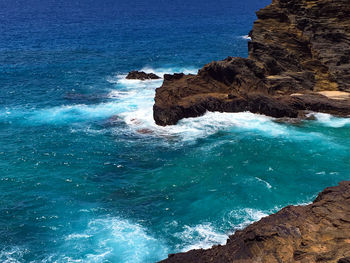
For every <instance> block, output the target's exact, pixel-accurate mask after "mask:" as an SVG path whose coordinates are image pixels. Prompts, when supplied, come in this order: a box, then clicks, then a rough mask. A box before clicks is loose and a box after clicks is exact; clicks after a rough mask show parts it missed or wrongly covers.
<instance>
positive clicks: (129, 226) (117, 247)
mask: <svg viewBox="0 0 350 263" xmlns="http://www.w3.org/2000/svg"><path fill="white" fill-rule="evenodd" d="M64 240H65V242H64V244H63V247H62V250H64V251H67V253H66V254H65V255H61V256H60V257H59V258H55V256H52V257H53V258H52V259H54V261H55V262H106V261H108V262H124V263H138V262H140V263H141V262H154V261H156V260H157V259H159V258H165V257H166V256H167V254H168V249H167V247H166V246H165V245H164V244H163V243H162V242H161V241H159V240H157V239H156V238H154V237H153V236H151V235H149V234H148V233H147V230H146V229H145V228H144V227H142V226H141V225H139V224H135V223H131V222H129V221H128V220H125V219H120V218H108V217H107V218H104V219H94V220H91V221H90V222H88V224H87V225H86V227H85V229H82V230H81V231H80V232H76V233H72V234H69V235H67V236H66V237H65V238H64ZM91 244H92V247H91ZM85 249H86V251H85ZM82 255H83V257H82Z"/></svg>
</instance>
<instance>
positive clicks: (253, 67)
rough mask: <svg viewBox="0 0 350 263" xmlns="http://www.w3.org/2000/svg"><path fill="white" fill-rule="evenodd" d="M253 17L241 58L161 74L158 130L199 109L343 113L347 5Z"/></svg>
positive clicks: (313, 1) (287, 7) (282, 4)
mask: <svg viewBox="0 0 350 263" xmlns="http://www.w3.org/2000/svg"><path fill="white" fill-rule="evenodd" d="M257 17H258V20H257V21H255V23H254V26H253V29H252V31H251V32H250V34H249V36H250V37H251V41H249V42H248V50H249V57H248V58H232V57H229V58H227V59H225V60H223V61H218V62H212V63H209V64H207V65H206V66H204V67H203V68H202V69H200V70H199V71H198V74H197V75H184V74H175V75H165V76H164V83H163V85H162V87H160V88H159V89H157V91H156V96H155V104H154V107H153V115H154V119H155V121H156V123H157V124H158V125H172V124H176V123H177V121H179V120H180V119H182V118H186V117H196V116H200V115H202V114H204V113H205V112H206V111H220V112H239V111H251V112H254V113H261V114H265V115H269V116H273V117H297V116H300V115H302V114H303V112H305V111H319V112H326V113H331V114H336V115H342V116H347V115H349V114H350V97H349V93H348V92H350V19H349V17H350V1H349V0H336V1H335V0H273V2H272V4H270V5H269V6H267V7H266V8H264V9H261V10H260V11H258V12H257ZM323 91H329V92H328V93H322V92H323Z"/></svg>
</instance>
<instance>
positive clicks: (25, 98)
mask: <svg viewBox="0 0 350 263" xmlns="http://www.w3.org/2000/svg"><path fill="white" fill-rule="evenodd" d="M23 3H24V2H23ZM23 3H22V2H20V1H19V2H16V3H12V2H10V1H8V2H6V1H5V2H2V3H1V5H2V6H1V7H2V8H0V10H1V11H0V19H1V20H2V21H1V22H2V23H1V25H2V27H1V28H0V30H1V31H2V32H1V33H2V34H1V35H2V38H0V66H1V67H0V74H1V77H0V86H1V89H0V102H1V103H0V140H1V144H0V169H1V173H0V261H1V262H154V261H157V260H161V259H163V258H166V257H167V254H168V253H174V252H179V251H186V250H189V249H192V248H199V247H202V248H207V247H210V246H211V245H213V244H218V243H225V241H226V239H227V235H229V234H231V233H232V232H234V230H235V229H238V228H242V227H244V226H245V225H247V224H249V223H250V222H253V221H256V220H258V219H260V218H261V217H263V216H265V215H268V214H271V213H273V212H276V211H277V210H279V209H280V208H281V207H283V206H285V205H288V204H304V203H308V202H310V201H312V200H313V199H314V198H315V196H316V195H317V193H318V192H319V191H321V190H322V189H323V188H325V187H327V186H331V185H335V184H337V183H338V182H339V181H341V180H346V179H349V178H350V177H349V173H348V171H349V170H350V154H349V152H350V151H349V150H350V140H349V139H350V130H349V128H350V120H349V119H341V118H335V117H332V116H330V115H327V114H315V116H316V120H315V121H304V122H301V123H299V124H295V125H292V124H284V123H279V122H276V121H275V120H274V119H272V118H269V117H265V116H261V115H254V114H251V113H248V112H245V113H207V114H206V115H204V116H202V117H199V118H195V119H185V120H182V121H180V123H179V124H178V125H176V126H170V127H158V126H156V125H155V124H154V122H153V119H152V106H153V97H154V90H155V88H157V87H159V86H160V85H161V82H162V81H161V80H160V81H146V82H141V81H132V80H125V74H126V73H127V72H128V71H130V70H132V69H143V70H145V71H147V72H155V73H158V74H162V73H164V72H167V73H172V72H182V71H185V72H187V73H195V72H196V70H197V69H198V68H200V67H201V66H202V65H203V64H205V63H207V62H209V61H211V60H213V59H220V58H224V57H225V56H227V55H236V56H246V52H247V51H246V40H245V39H244V38H243V37H242V36H244V35H246V34H247V33H248V32H249V29H250V28H251V25H252V22H253V21H254V19H255V17H254V10H257V9H258V8H260V7H263V6H264V5H266V4H267V3H268V2H267V1H266V2H263V1H260V2H258V1H253V0H249V1H245V3H241V2H234V1H233V2H232V1H219V2H216V3H210V2H207V1H197V2H196V1H194V2H192V4H191V5H189V4H186V3H184V2H181V1H172V2H171V3H170V2H167V1H149V2H147V3H143V2H133V3H128V2H126V1H125V2H123V1H119V2H112V1H102V2H99V3H94V2H89V1H87V2H84V3H83V2H68V1H67V2H65V1H63V2H61V3H59V4H58V3H54V2H50V1H49V2H45V3H42V2H41V1H36V2H35V1H34V2H33V5H31V6H28V5H25V4H23ZM19 7H20V8H19Z"/></svg>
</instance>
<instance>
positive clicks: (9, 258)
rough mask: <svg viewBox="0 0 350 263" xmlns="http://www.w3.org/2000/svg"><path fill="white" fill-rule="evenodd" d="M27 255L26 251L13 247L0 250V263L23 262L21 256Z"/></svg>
mask: <svg viewBox="0 0 350 263" xmlns="http://www.w3.org/2000/svg"><path fill="white" fill-rule="evenodd" d="M26 253H28V250H27V249H24V248H21V247H18V246H13V247H9V248H4V249H2V250H0V262H3V263H17V262H24V259H23V256H24V255H25V254H26Z"/></svg>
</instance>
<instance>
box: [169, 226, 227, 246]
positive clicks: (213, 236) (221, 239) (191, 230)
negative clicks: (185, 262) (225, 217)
mask: <svg viewBox="0 0 350 263" xmlns="http://www.w3.org/2000/svg"><path fill="white" fill-rule="evenodd" d="M174 236H175V237H177V238H179V239H180V240H181V245H179V246H178V247H177V249H178V250H180V251H182V252H186V251H189V250H192V249H200V248H202V249H207V248H210V247H212V246H213V245H218V244H222V245H223V244H225V243H226V240H227V238H228V235H227V234H225V233H222V232H219V231H217V230H216V229H215V228H214V227H213V226H212V225H211V224H210V223H205V224H199V225H196V226H184V231H183V232H179V233H176V234H174Z"/></svg>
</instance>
